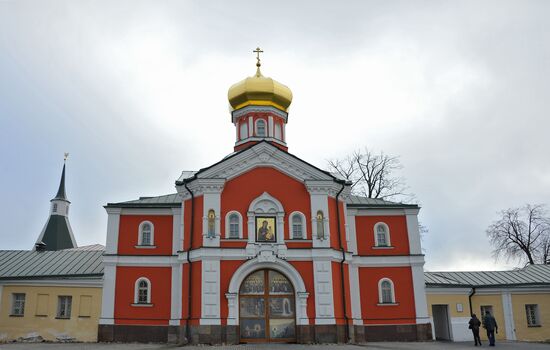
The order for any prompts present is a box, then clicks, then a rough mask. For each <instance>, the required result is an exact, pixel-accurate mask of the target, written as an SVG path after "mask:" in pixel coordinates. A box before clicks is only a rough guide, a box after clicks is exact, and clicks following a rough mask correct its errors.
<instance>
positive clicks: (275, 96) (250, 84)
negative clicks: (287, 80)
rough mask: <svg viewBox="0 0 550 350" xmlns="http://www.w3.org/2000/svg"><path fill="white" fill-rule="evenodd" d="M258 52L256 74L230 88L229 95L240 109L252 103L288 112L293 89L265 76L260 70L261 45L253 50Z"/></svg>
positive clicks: (236, 107) (234, 106) (235, 107)
mask: <svg viewBox="0 0 550 350" xmlns="http://www.w3.org/2000/svg"><path fill="white" fill-rule="evenodd" d="M252 52H254V53H255V54H256V67H257V69H256V74H255V75H254V76H252V77H248V78H246V79H244V80H241V81H240V82H238V83H236V84H234V85H233V86H231V87H230V88H229V91H228V93H227V97H228V99H229V104H230V105H231V107H233V109H240V108H243V107H246V106H250V105H260V106H273V107H275V108H277V109H280V110H283V111H285V112H286V110H287V109H288V107H289V106H290V104H291V103H292V91H290V89H289V88H288V87H287V86H286V85H283V84H281V83H279V82H278V81H276V80H273V79H271V78H267V77H264V76H263V75H262V72H261V71H260V67H261V65H262V64H261V62H260V53H263V50H261V49H260V48H259V47H258V48H256V50H254V51H252Z"/></svg>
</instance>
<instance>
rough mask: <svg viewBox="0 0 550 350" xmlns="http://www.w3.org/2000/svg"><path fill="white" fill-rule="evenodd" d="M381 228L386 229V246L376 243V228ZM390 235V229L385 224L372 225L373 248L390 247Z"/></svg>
mask: <svg viewBox="0 0 550 350" xmlns="http://www.w3.org/2000/svg"><path fill="white" fill-rule="evenodd" d="M379 226H383V227H384V228H385V229H386V245H380V242H378V227H379ZM390 237H391V234H390V227H389V226H388V224H386V223H385V222H377V223H376V224H374V246H375V247H391V246H392V245H391V239H390Z"/></svg>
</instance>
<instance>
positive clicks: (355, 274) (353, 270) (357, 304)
mask: <svg viewBox="0 0 550 350" xmlns="http://www.w3.org/2000/svg"><path fill="white" fill-rule="evenodd" d="M348 268H349V291H350V297H351V318H352V319H353V324H354V325H362V324H363V317H362V316H361V291H360V285H359V269H358V268H357V266H353V265H351V266H349V267H348Z"/></svg>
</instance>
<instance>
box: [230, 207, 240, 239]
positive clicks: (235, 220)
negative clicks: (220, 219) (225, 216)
mask: <svg viewBox="0 0 550 350" xmlns="http://www.w3.org/2000/svg"><path fill="white" fill-rule="evenodd" d="M229 238H239V217H238V216H237V214H235V213H233V214H231V215H229Z"/></svg>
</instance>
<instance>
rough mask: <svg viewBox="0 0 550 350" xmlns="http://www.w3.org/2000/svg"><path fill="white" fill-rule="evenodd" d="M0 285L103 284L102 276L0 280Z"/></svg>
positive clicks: (95, 285) (98, 286)
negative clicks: (90, 277) (91, 277)
mask: <svg viewBox="0 0 550 350" xmlns="http://www.w3.org/2000/svg"><path fill="white" fill-rule="evenodd" d="M0 285H4V286H5V285H11V286H15V285H18V286H41V287H96V288H101V287H102V286H103V277H96V278H94V279H34V280H0Z"/></svg>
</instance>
